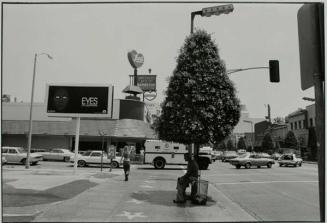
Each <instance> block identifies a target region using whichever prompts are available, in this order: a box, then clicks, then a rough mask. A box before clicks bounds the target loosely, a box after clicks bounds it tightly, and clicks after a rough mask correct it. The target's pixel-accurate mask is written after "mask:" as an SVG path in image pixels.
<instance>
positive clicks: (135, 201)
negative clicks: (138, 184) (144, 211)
mask: <svg viewBox="0 0 327 223" xmlns="http://www.w3.org/2000/svg"><path fill="white" fill-rule="evenodd" d="M126 202H130V203H135V204H142V203H144V202H143V201H140V200H136V199H134V198H133V199H132V200H129V201H126Z"/></svg>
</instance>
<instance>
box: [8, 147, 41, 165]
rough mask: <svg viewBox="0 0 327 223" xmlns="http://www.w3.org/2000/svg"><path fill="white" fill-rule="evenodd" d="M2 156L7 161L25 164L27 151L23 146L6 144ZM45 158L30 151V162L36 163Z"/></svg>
mask: <svg viewBox="0 0 327 223" xmlns="http://www.w3.org/2000/svg"><path fill="white" fill-rule="evenodd" d="M1 153H2V156H3V157H5V158H6V160H7V163H21V164H25V163H26V159H27V152H26V150H24V148H22V147H9V146H4V147H2V148H1ZM41 160H43V156H42V155H41V154H39V153H30V164H31V165H36V164H37V163H38V162H39V161H41Z"/></svg>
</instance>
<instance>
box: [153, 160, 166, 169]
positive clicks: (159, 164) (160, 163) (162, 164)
mask: <svg viewBox="0 0 327 223" xmlns="http://www.w3.org/2000/svg"><path fill="white" fill-rule="evenodd" d="M154 167H155V168H156V169H163V168H164V167H165V160H163V159H162V158H157V159H155V160H154Z"/></svg>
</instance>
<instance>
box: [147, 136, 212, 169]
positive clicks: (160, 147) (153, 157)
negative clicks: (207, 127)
mask: <svg viewBox="0 0 327 223" xmlns="http://www.w3.org/2000/svg"><path fill="white" fill-rule="evenodd" d="M144 146H145V150H144V164H151V165H153V166H154V167H155V168H156V169H163V168H164V167H165V166H166V165H187V162H186V161H185V160H184V154H185V153H187V152H188V150H187V147H186V146H185V145H184V144H180V143H175V142H166V141H162V140H146V141H145V144H144ZM197 162H198V164H199V169H200V170H206V169H208V167H209V164H211V163H212V158H211V154H210V153H206V152H199V155H198V157H197Z"/></svg>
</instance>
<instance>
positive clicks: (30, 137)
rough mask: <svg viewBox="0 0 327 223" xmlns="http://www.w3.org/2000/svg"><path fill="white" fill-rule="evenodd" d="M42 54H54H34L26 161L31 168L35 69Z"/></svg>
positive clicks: (26, 165)
mask: <svg viewBox="0 0 327 223" xmlns="http://www.w3.org/2000/svg"><path fill="white" fill-rule="evenodd" d="M41 55H46V56H48V58H49V59H51V60H52V59H53V57H52V56H50V54H48V53H35V55H34V68H33V80H32V94H31V104H30V119H29V130H28V143H27V157H26V162H25V168H26V169H29V168H30V153H31V144H32V114H33V98H34V85H35V70H36V61H37V57H38V56H41Z"/></svg>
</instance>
